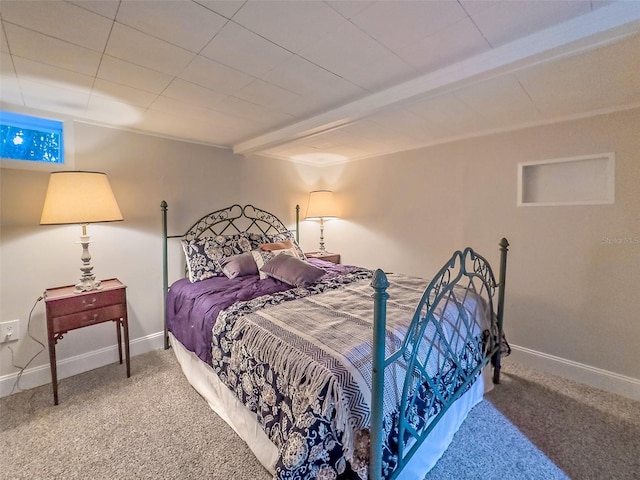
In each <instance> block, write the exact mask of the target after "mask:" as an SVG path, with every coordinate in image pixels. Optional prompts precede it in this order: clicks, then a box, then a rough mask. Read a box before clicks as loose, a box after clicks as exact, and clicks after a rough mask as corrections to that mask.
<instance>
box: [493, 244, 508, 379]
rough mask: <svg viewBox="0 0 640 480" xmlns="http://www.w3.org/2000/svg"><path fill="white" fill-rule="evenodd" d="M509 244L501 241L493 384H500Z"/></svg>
mask: <svg viewBox="0 0 640 480" xmlns="http://www.w3.org/2000/svg"><path fill="white" fill-rule="evenodd" d="M508 250H509V242H508V241H507V239H506V238H503V239H502V240H500V279H499V283H498V314H497V318H498V350H497V351H496V353H494V355H493V359H492V360H493V383H496V384H498V383H500V368H501V367H502V366H501V357H502V332H503V315H504V290H505V286H506V282H507V252H508Z"/></svg>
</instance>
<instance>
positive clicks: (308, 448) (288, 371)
mask: <svg viewBox="0 0 640 480" xmlns="http://www.w3.org/2000/svg"><path fill="white" fill-rule="evenodd" d="M161 210H162V240H163V300H164V308H165V315H164V316H165V348H170V347H171V348H172V349H173V350H174V352H175V355H176V358H177V360H178V362H179V364H180V366H181V368H182V370H183V372H184V374H185V376H186V378H187V379H188V381H189V382H190V383H191V385H192V386H193V387H194V388H195V389H196V390H197V391H198V392H199V393H200V394H201V395H202V396H203V397H204V398H205V400H206V401H207V402H208V403H209V405H210V406H211V408H212V409H213V410H214V411H215V412H216V413H217V414H218V415H219V416H220V417H221V418H222V419H223V420H225V421H226V422H227V423H228V424H229V425H230V426H231V427H232V428H233V429H234V430H235V431H236V433H237V434H238V435H239V436H240V437H241V438H242V439H243V440H244V441H245V442H246V443H247V445H248V446H249V447H250V448H251V450H252V451H253V453H254V454H255V455H256V457H257V458H258V460H260V462H261V463H262V464H263V465H264V466H265V468H266V469H267V470H269V471H270V472H271V473H272V474H273V476H274V478H276V479H278V480H289V479H291V480H293V479H301V480H302V479H314V478H317V479H361V480H365V479H367V478H368V479H374V480H375V479H381V478H384V479H396V478H398V479H416V478H423V477H424V475H425V474H426V472H428V470H429V469H430V468H432V467H433V465H434V464H435V463H436V462H437V460H438V458H440V456H441V455H442V454H443V452H444V451H445V450H446V448H447V446H448V445H449V443H450V442H451V440H452V438H453V435H454V434H455V432H456V431H457V430H458V428H459V426H460V425H461V424H462V422H463V421H464V419H465V417H466V416H467V414H468V412H469V411H470V410H471V409H472V408H473V406H475V405H476V404H477V403H478V402H479V401H480V400H481V399H482V397H483V395H484V392H485V390H487V389H488V386H489V385H490V384H491V382H493V383H496V384H497V383H499V381H500V363H501V356H502V355H503V354H505V353H508V345H507V344H506V340H505V339H504V333H503V308H504V292H505V275H506V260H507V251H508V246H509V244H508V242H507V240H506V239H504V238H503V239H502V240H501V241H500V267H499V280H498V281H496V279H495V277H494V274H493V271H492V268H491V266H490V265H489V263H488V262H487V260H486V259H485V258H484V257H482V256H481V255H479V254H478V253H476V252H475V251H474V250H473V249H471V248H466V249H465V250H463V251H456V252H455V253H454V254H453V255H452V257H451V258H450V259H449V260H448V261H447V262H446V263H445V264H444V265H443V267H442V268H441V269H440V271H439V272H438V273H437V274H436V275H435V276H434V277H433V279H431V280H424V279H419V278H414V277H408V276H405V275H400V274H392V273H385V272H383V271H382V270H380V269H378V270H375V271H371V270H368V269H364V268H360V267H357V266H350V265H336V264H332V263H329V262H323V261H322V260H319V259H313V258H310V259H307V258H306V257H305V255H304V253H303V252H302V250H301V249H300V247H299V245H298V219H299V207H296V228H295V232H292V231H290V230H289V229H287V227H286V226H285V225H284V224H283V223H282V222H281V221H280V220H279V219H278V218H277V217H276V216H275V215H273V214H272V213H269V212H267V211H265V210H262V209H259V208H256V207H254V206H252V205H245V206H240V205H232V206H230V207H227V208H224V209H220V210H216V211H214V212H212V213H209V214H207V215H205V216H203V217H202V218H200V219H199V220H198V221H196V222H195V223H194V224H193V226H192V227H191V228H189V229H188V230H187V232H186V233H184V234H180V235H169V234H168V233H167V212H168V206H167V203H166V202H164V201H163V202H162V204H161ZM170 239H179V240H180V242H181V245H182V248H183V251H184V253H185V260H186V272H185V273H186V275H185V277H184V278H180V279H178V280H176V281H174V282H172V283H171V285H169V274H168V259H167V251H168V246H167V245H168V241H169V240H170ZM494 307H495V309H494ZM491 370H492V372H491Z"/></svg>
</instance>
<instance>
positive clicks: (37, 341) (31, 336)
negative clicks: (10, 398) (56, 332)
mask: <svg viewBox="0 0 640 480" xmlns="http://www.w3.org/2000/svg"><path fill="white" fill-rule="evenodd" d="M43 299H44V294H43V295H41V296H39V297H38V298H37V299H36V301H35V303H34V304H33V307H31V311H30V312H29V321H28V322H27V336H28V337H30V338H31V339H32V340H33V341H35V342H36V343H38V344H40V350H39V351H38V352H37V353H36V354H35V355H34V356H33V357H31V359H29V361H28V362H27V363H26V365H25V366H23V367H21V366H19V365H16V364H15V361H14V357H15V353H14V352H13V349H12V348H11V346H10V345H8V346H7V348H8V349H9V351H10V352H11V364H12V365H13V367H14V368H17V369H19V370H20V371H19V372H18V376H17V377H16V381H15V383H14V384H13V387H12V388H11V392H9V395H12V394H13V392H14V391H15V390H16V389H17V390H18V391H20V392H22V391H23V390H22V388H20V379H21V378H22V374H23V373H24V371H25V370H26V369H27V367H28V366H29V365H31V362H33V361H34V360H35V359H36V357H37V356H38V355H40V354H41V353H42V352H43V351H44V350H45V349H46V348H47V347H46V346H45V344H44V343H42V342H41V341H40V340H38V339H37V338H36V337H34V336H33V335H31V315H33V311H34V310H35V308H36V305H38V302H40V301H41V300H43Z"/></svg>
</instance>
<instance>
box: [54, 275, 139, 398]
mask: <svg viewBox="0 0 640 480" xmlns="http://www.w3.org/2000/svg"><path fill="white" fill-rule="evenodd" d="M74 289H75V287H74V286H73V285H69V286H66V287H57V288H49V289H47V290H46V292H45V295H44V300H45V304H46V310H47V337H48V341H49V362H50V363H51V383H52V385H53V403H54V405H58V373H57V368H56V343H57V342H58V340H60V339H61V338H62V337H63V336H64V335H65V334H66V333H67V332H68V331H70V330H75V329H77V328H82V327H87V326H89V325H97V324H98V323H103V322H108V321H113V322H116V331H117V335H118V355H119V357H120V363H122V334H121V332H120V328H122V331H123V333H124V351H125V358H126V362H127V377H130V376H131V362H130V358H129V323H128V320H127V293H126V289H127V287H126V285H124V284H123V283H122V282H120V280H118V279H115V278H112V279H110V280H104V281H103V282H102V287H101V288H100V289H99V290H92V291H90V292H81V293H75V292H74Z"/></svg>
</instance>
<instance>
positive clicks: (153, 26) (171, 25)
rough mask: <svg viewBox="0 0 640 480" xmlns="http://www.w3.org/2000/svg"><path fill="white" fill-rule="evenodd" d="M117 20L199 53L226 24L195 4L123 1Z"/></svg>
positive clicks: (170, 1)
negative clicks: (151, 6) (150, 6)
mask: <svg viewBox="0 0 640 480" xmlns="http://www.w3.org/2000/svg"><path fill="white" fill-rule="evenodd" d="M117 21H118V22H121V23H123V24H125V25H128V26H130V27H133V28H136V29H138V30H140V31H142V32H144V33H147V34H149V35H152V36H154V37H156V38H160V39H162V40H165V41H167V42H169V43H172V44H174V45H178V46H180V47H182V48H186V49H187V50H190V51H191V52H195V53H199V52H200V50H202V48H204V46H205V45H206V44H207V43H208V42H209V41H210V40H211V39H212V38H213V37H214V36H215V35H216V33H218V32H219V31H220V29H221V28H222V27H223V26H224V25H225V24H226V23H227V19H225V18H223V17H221V16H220V15H218V14H217V13H215V12H212V11H211V10H210V9H208V8H205V7H204V6H202V5H199V4H198V3H195V2H185V1H183V0H182V1H181V0H163V1H160V2H158V1H156V2H153V8H149V4H148V3H147V2H143V1H142V2H141V1H140V0H123V1H122V4H121V5H120V9H119V10H118V17H117Z"/></svg>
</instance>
